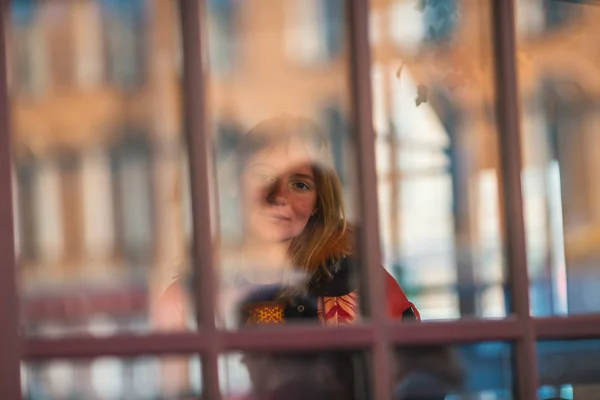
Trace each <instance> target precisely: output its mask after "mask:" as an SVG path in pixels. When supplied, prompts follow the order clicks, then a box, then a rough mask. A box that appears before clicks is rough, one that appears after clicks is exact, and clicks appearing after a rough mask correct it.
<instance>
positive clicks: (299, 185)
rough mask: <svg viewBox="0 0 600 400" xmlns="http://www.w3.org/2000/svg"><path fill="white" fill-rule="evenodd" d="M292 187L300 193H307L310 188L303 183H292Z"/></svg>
mask: <svg viewBox="0 0 600 400" xmlns="http://www.w3.org/2000/svg"><path fill="white" fill-rule="evenodd" d="M292 186H293V187H294V188H296V189H298V190H301V191H307V190H310V186H308V185H307V184H306V183H304V182H294V183H292Z"/></svg>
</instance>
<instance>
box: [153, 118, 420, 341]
mask: <svg viewBox="0 0 600 400" xmlns="http://www.w3.org/2000/svg"><path fill="white" fill-rule="evenodd" d="M236 154H237V156H238V158H237V166H238V168H237V173H238V176H239V177H240V178H241V179H240V184H239V188H240V195H239V197H240V200H241V206H242V223H241V224H240V225H241V231H240V236H239V237H240V240H239V242H238V243H236V245H235V246H234V248H233V249H232V248H229V247H227V249H226V250H222V252H221V254H222V257H221V258H222V266H223V272H224V273H223V274H222V285H223V288H222V290H221V291H220V292H221V293H220V294H221V295H222V300H221V301H220V305H221V306H222V307H223V309H222V310H221V311H220V314H221V317H222V321H223V322H224V324H225V325H229V326H230V325H234V324H241V325H248V324H278V323H286V322H291V321H294V320H298V319H301V320H305V321H306V320H311V319H312V320H315V321H320V322H322V323H324V324H328V325H339V324H352V323H355V322H356V321H357V320H358V319H359V318H360V312H359V304H358V301H359V295H358V284H357V282H356V278H358V272H359V270H358V267H357V266H356V260H355V259H354V258H353V257H352V247H353V237H352V230H351V229H350V227H349V226H348V223H347V220H346V213H345V207H344V200H343V193H342V187H341V183H340V180H339V178H338V176H337V174H336V172H335V170H334V168H333V165H332V157H331V153H330V149H329V147H328V143H327V140H326V137H325V136H324V135H323V134H322V133H321V131H320V129H319V128H318V127H317V126H316V125H315V124H314V123H312V122H311V121H310V120H307V119H303V118H290V117H278V118H273V119H270V120H267V121H264V122H262V123H260V124H258V125H257V126H256V127H254V128H253V129H252V130H250V131H249V132H248V133H247V134H246V135H244V136H243V137H242V138H241V140H240V143H239V144H238V146H237V152H236ZM221 211H222V212H223V211H227V210H221ZM224 247H225V246H224ZM232 254H235V255H232ZM385 274H386V289H387V305H386V306H387V312H388V315H389V316H390V317H391V318H397V319H401V318H402V319H413V320H418V319H419V318H420V317H419V314H418V312H417V310H416V308H415V307H414V305H413V304H412V303H410V302H409V301H408V299H407V298H406V296H405V294H404V292H403V291H402V289H401V288H400V286H399V285H398V284H397V283H396V281H395V280H394V278H393V277H392V276H391V275H389V274H388V273H387V272H385ZM181 289H182V286H181V283H180V282H175V283H174V284H172V285H171V286H170V287H169V288H168V289H167V291H166V292H165V294H164V296H163V297H162V299H161V304H160V305H159V307H158V309H159V311H160V318H159V321H160V322H161V324H162V326H166V327H169V328H173V329H183V328H184V327H185V326H186V320H187V317H186V315H187V308H186V305H187V301H185V296H184V291H182V290H181Z"/></svg>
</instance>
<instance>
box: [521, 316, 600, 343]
mask: <svg viewBox="0 0 600 400" xmlns="http://www.w3.org/2000/svg"><path fill="white" fill-rule="evenodd" d="M533 324H534V326H535V332H536V336H537V339H538V340H544V339H565V340H568V339H592V338H600V315H577V316H570V317H549V318H535V319H534V320H533Z"/></svg>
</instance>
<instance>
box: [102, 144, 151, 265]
mask: <svg viewBox="0 0 600 400" xmlns="http://www.w3.org/2000/svg"><path fill="white" fill-rule="evenodd" d="M150 152H151V145H150V143H149V141H148V139H147V138H146V137H145V136H143V135H135V134H130V135H126V136H125V137H124V138H123V140H122V141H120V142H118V143H117V145H116V146H114V147H113V149H112V154H111V158H112V181H113V194H114V198H113V199H114V210H115V212H114V226H115V234H116V247H117V252H118V254H120V256H122V257H123V258H124V260H125V261H126V262H128V263H129V264H130V266H140V263H145V262H148V261H149V257H150V256H151V254H152V251H151V250H152V245H153V226H152V204H151V200H150V199H151V198H152V187H151V171H152V167H153V166H152V163H151V153H150Z"/></svg>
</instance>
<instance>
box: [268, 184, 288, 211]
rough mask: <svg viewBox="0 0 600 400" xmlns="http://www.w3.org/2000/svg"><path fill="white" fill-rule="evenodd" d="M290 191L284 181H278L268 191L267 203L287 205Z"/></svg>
mask: <svg viewBox="0 0 600 400" xmlns="http://www.w3.org/2000/svg"><path fill="white" fill-rule="evenodd" d="M287 196H288V191H287V187H286V185H285V184H284V182H283V180H281V179H277V180H276V181H275V182H274V183H273V184H272V185H271V186H270V187H269V188H268V190H267V198H266V200H267V203H269V204H273V205H283V204H287V201H288V197H287Z"/></svg>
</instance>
